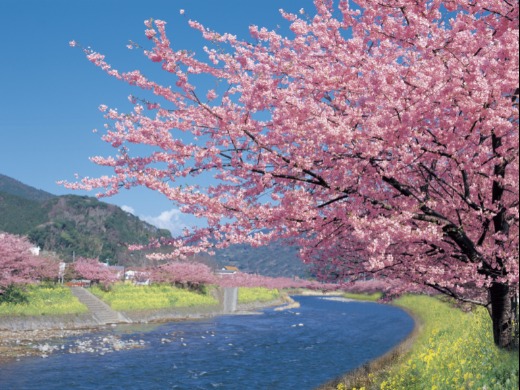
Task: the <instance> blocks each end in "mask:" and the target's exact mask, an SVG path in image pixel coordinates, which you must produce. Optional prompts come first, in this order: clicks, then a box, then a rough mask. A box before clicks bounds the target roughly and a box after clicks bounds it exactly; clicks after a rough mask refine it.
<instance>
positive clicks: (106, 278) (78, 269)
mask: <svg viewBox="0 0 520 390" xmlns="http://www.w3.org/2000/svg"><path fill="white" fill-rule="evenodd" d="M72 268H73V270H74V272H75V273H76V274H77V275H78V276H79V277H80V278H84V279H87V280H90V281H92V282H94V283H101V284H102V285H104V286H105V287H107V286H109V285H111V284H112V283H115V282H117V281H118V280H119V277H118V276H117V273H116V272H114V271H113V270H111V269H110V268H109V267H108V266H107V265H106V264H104V263H101V262H99V261H98V260H97V259H88V258H84V257H79V258H78V259H77V260H76V261H75V262H74V263H72Z"/></svg>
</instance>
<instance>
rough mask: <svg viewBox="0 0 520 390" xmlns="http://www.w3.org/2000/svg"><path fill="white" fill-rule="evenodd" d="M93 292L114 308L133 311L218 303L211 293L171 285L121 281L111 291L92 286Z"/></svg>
mask: <svg viewBox="0 0 520 390" xmlns="http://www.w3.org/2000/svg"><path fill="white" fill-rule="evenodd" d="M91 292H92V293H93V294H94V295H96V296H97V297H99V298H100V299H102V300H103V301H105V302H106V303H108V304H109V305H110V307H111V308H112V309H114V310H121V311H132V310H147V309H166V308H173V307H193V306H206V305H216V304H218V301H217V300H216V299H215V298H214V297H213V296H212V295H211V294H210V293H206V294H202V293H197V292H193V291H189V290H186V289H181V288H176V287H172V286H170V285H151V286H134V285H132V284H123V283H119V284H116V285H114V286H113V287H112V288H111V289H110V291H103V290H102V289H100V288H99V287H96V286H94V287H92V288H91Z"/></svg>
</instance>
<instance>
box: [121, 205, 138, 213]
mask: <svg viewBox="0 0 520 390" xmlns="http://www.w3.org/2000/svg"><path fill="white" fill-rule="evenodd" d="M121 210H123V211H126V212H127V213H130V214H133V215H135V210H134V208H133V207H130V206H127V205H123V206H121Z"/></svg>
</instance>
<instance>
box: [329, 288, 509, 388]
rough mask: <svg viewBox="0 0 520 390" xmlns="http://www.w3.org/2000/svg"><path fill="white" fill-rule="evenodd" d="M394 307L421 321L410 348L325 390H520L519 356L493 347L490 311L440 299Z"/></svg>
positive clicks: (403, 301) (410, 299)
mask: <svg viewBox="0 0 520 390" xmlns="http://www.w3.org/2000/svg"><path fill="white" fill-rule="evenodd" d="M394 304H395V305H397V306H400V307H402V308H404V309H405V310H407V311H409V312H410V313H412V314H413V315H414V317H415V318H416V321H417V328H416V331H415V334H414V335H412V340H409V341H408V345H407V344H406V343H405V345H402V346H400V347H398V348H397V350H396V351H393V353H389V354H387V355H386V356H384V357H382V358H381V359H379V360H376V361H374V362H372V363H370V364H368V365H366V366H365V367H362V368H361V369H359V370H358V371H357V372H354V373H351V374H349V375H347V376H345V377H344V378H342V379H341V380H339V381H335V382H332V383H331V384H328V385H326V386H323V387H321V389H322V390H325V389H335V390H345V389H354V388H355V389H367V390H368V389H395V390H401V389H407V390H414V389H417V390H419V389H420V390H423V389H436V390H441V389H446V390H447V389H489V390H490V389H501V390H506V389H511V390H512V389H515V390H516V389H518V366H519V364H518V351H515V352H508V351H502V350H499V349H498V348H497V347H496V346H495V345H494V343H493V337H492V330H491V323H490V322H491V320H490V318H489V315H488V313H487V312H486V310H485V309H483V308H481V307H478V308H473V310H471V311H463V310H461V309H459V308H456V307H454V306H452V305H450V304H449V303H447V302H443V301H441V300H439V299H437V298H432V297H427V296H412V295H411V296H405V297H402V298H400V299H398V300H396V301H395V302H394ZM412 342H413V343H412Z"/></svg>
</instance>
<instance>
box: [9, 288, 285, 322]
mask: <svg viewBox="0 0 520 390" xmlns="http://www.w3.org/2000/svg"><path fill="white" fill-rule="evenodd" d="M212 289H213V287H211V286H207V287H205V288H203V289H202V290H201V291H191V290H188V289H183V288H177V287H174V286H170V285H164V284H163V285H151V286H134V285H132V284H124V283H118V284H115V285H114V286H112V288H110V289H109V290H103V289H101V288H100V287H98V286H93V287H91V288H90V289H89V290H90V291H91V292H92V293H93V294H94V295H96V296H97V297H98V298H100V299H101V300H103V301H104V302H106V303H107V304H108V305H110V307H112V309H114V310H117V311H139V310H154V309H167V308H181V307H182V308H185V307H197V306H211V305H218V303H219V302H218V300H217V299H216V298H215V294H213V291H212ZM24 294H25V296H26V299H27V301H26V302H24V303H18V304H14V303H1V304H0V316H40V315H67V314H81V313H86V312H87V311H88V310H87V308H86V307H85V306H84V305H83V304H81V303H80V302H79V301H78V299H77V298H76V297H75V296H73V295H72V293H71V292H70V289H69V288H68V287H64V286H61V285H53V286H44V285H34V286H27V287H26V289H25V292H24ZM280 297H281V293H280V292H279V291H278V290H276V289H267V288H263V287H240V288H239V293H238V303H239V304H250V303H254V302H259V303H265V302H271V301H274V300H276V299H280Z"/></svg>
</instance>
